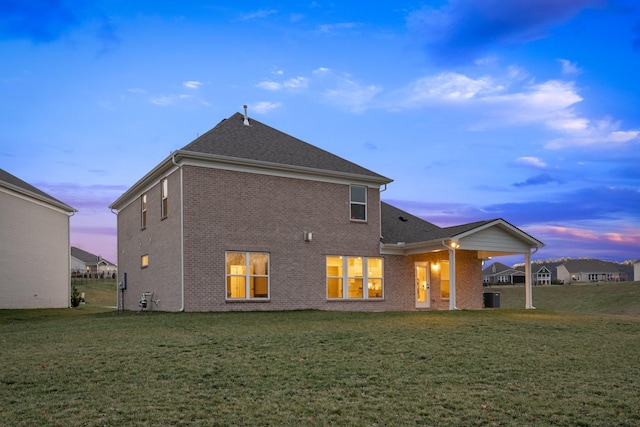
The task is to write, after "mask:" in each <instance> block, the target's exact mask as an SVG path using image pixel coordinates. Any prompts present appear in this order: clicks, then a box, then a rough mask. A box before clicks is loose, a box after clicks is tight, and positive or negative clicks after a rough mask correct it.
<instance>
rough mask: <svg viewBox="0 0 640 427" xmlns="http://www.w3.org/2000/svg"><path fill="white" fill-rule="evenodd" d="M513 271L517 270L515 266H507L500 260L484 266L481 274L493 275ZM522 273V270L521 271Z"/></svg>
mask: <svg viewBox="0 0 640 427" xmlns="http://www.w3.org/2000/svg"><path fill="white" fill-rule="evenodd" d="M514 271H519V270H518V269H516V268H513V267H509V266H508V265H506V264H503V263H501V262H497V261H496V262H494V263H492V264H491V265H489V266H488V267H486V268H485V269H484V270H482V275H483V276H493V275H495V274H500V273H505V272H511V273H513V272H514ZM522 273H523V274H524V272H522Z"/></svg>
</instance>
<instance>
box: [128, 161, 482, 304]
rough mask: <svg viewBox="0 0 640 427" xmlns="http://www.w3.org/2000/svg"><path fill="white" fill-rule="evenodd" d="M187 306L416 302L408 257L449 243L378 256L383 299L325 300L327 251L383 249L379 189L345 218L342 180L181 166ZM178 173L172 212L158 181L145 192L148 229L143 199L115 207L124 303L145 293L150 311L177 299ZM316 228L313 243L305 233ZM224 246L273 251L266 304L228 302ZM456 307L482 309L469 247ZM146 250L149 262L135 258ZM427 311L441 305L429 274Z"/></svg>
mask: <svg viewBox="0 0 640 427" xmlns="http://www.w3.org/2000/svg"><path fill="white" fill-rule="evenodd" d="M182 173H183V179H184V227H185V230H184V259H185V265H184V274H185V295H184V304H185V306H184V309H185V310H186V311H230V310H292V309H320V310H353V311H364V310H368V311H376V310H414V309H415V262H418V261H420V262H424V261H429V262H431V263H437V262H440V261H443V260H448V251H446V250H444V251H442V252H436V253H429V254H421V255H414V256H406V257H405V256H394V255H385V256H383V258H384V298H383V299H382V300H368V301H367V300H364V301H363V300H351V301H344V300H339V301H336V300H327V298H326V272H325V269H326V266H325V261H326V256H327V255H344V256H363V257H379V256H380V243H379V242H380V224H379V221H380V212H379V207H380V204H379V201H380V194H379V190H378V189H377V188H370V189H369V190H368V221H367V222H364V223H363V222H353V221H351V220H350V219H349V208H350V206H349V185H348V184H346V183H345V184H336V183H326V182H317V181H308V180H301V179H293V178H284V177H275V176H269V175H260V174H251V173H245V172H236V171H225V170H219V169H210V168H202V167H196V166H183V168H182ZM179 202H180V171H179V170H178V171H175V172H173V173H172V174H171V175H170V176H169V212H168V216H167V218H166V219H161V218H160V203H161V200H160V186H159V182H158V183H156V185H154V186H153V187H152V188H150V189H149V190H148V191H147V203H148V214H147V215H148V219H147V227H146V229H144V230H141V229H140V200H139V199H136V200H135V201H133V202H132V203H131V204H130V205H128V206H127V207H126V208H124V209H122V210H121V211H120V212H119V215H118V261H119V274H120V280H122V273H124V272H127V273H128V288H127V290H126V291H125V293H124V308H125V309H127V310H138V309H139V307H138V301H139V300H140V297H141V295H142V292H144V291H150V292H153V293H154V295H153V300H155V301H158V300H159V303H158V304H157V305H156V304H155V303H149V306H148V309H149V310H167V311H177V310H179V309H180V308H181V306H182V292H181V277H180V274H181V269H180V259H181V258H180V257H181V251H180V242H181V233H180V206H179V205H180V203H179ZM305 231H310V232H312V233H313V239H312V241H311V242H305V241H304V238H303V237H304V232H305ZM225 251H249V252H268V253H269V254H270V298H269V301H268V302H263V301H261V302H254V301H251V302H248V301H246V302H245V301H242V302H240V301H227V300H226V298H225V296H226V275H225ZM456 253H457V258H456V260H457V262H456V267H457V268H456V278H457V288H456V290H457V293H456V295H457V306H458V308H462V309H475V308H481V307H482V272H481V263H480V260H478V259H477V254H476V252H475V251H462V250H458V251H456ZM144 254H148V255H149V267H147V268H144V269H143V268H141V267H140V257H141V256H142V255H144ZM431 298H432V301H431V309H448V308H449V300H443V299H441V298H440V278H439V273H438V272H436V271H433V272H432V281H431Z"/></svg>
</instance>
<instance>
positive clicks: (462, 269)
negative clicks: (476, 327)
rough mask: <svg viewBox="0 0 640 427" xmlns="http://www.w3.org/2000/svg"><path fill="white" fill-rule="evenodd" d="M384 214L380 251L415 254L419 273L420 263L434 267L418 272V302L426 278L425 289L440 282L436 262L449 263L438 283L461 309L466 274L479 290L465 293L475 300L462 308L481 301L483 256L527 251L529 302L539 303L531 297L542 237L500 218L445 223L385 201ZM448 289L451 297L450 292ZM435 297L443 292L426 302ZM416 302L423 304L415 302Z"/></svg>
mask: <svg viewBox="0 0 640 427" xmlns="http://www.w3.org/2000/svg"><path fill="white" fill-rule="evenodd" d="M382 216H383V218H382V239H381V247H380V251H381V253H382V254H388V255H404V256H406V257H410V258H411V259H413V260H415V264H416V274H417V275H418V274H423V273H421V272H419V271H418V269H419V268H420V267H421V265H423V264H424V265H425V266H429V267H430V268H429V269H428V271H427V272H426V273H424V274H423V275H424V277H423V278H418V277H417V276H416V286H417V288H416V301H417V302H418V299H419V298H421V297H420V286H421V283H424V285H422V286H424V287H425V291H428V292H429V293H430V291H431V284H432V283H436V281H435V280H434V281H433V282H432V280H431V278H432V274H436V273H437V267H439V266H440V265H443V266H444V267H446V268H447V269H448V274H446V272H445V273H442V272H441V273H439V275H438V277H439V278H440V279H439V282H437V283H436V284H437V285H438V286H439V289H440V297H441V299H442V302H446V300H447V299H448V309H449V310H456V309H458V308H459V307H458V301H459V299H460V296H459V295H458V293H457V290H458V287H459V284H461V280H464V282H465V284H467V283H472V284H473V285H467V286H466V287H465V289H470V288H471V287H473V289H474V290H473V291H472V292H473V293H474V295H471V296H468V295H463V297H464V298H467V299H468V298H473V299H474V302H473V303H465V304H464V305H465V306H463V307H462V308H467V307H472V308H473V307H477V305H478V304H477V301H476V299H477V298H478V296H477V295H475V293H477V292H476V291H475V286H476V285H475V282H476V281H477V282H478V283H479V284H480V286H481V284H482V263H483V261H484V260H488V259H491V258H495V257H500V256H507V255H522V256H523V258H524V264H525V308H527V309H533V308H535V307H534V306H533V297H532V274H531V256H532V255H533V254H534V253H536V252H537V251H538V249H539V248H541V247H543V246H544V243H542V242H541V241H539V240H538V239H536V238H534V237H532V236H530V235H529V234H527V233H525V232H524V231H522V230H520V229H519V228H517V227H515V226H514V225H512V224H510V223H508V222H507V221H505V220H503V219H501V218H498V219H492V220H487V221H478V222H473V223H469V224H462V225H458V226H453V227H444V228H441V227H438V226H436V225H435V224H432V223H430V222H428V221H425V220H423V219H421V218H418V217H416V216H413V215H411V214H408V213H407V212H404V211H402V210H400V209H398V208H396V207H394V206H391V205H388V204H385V203H383V207H382ZM438 261H440V262H438ZM458 275H461V276H463V277H458ZM475 276H477V277H475ZM443 277H447V278H446V279H443ZM445 286H446V287H447V288H445ZM427 288H428V289H427ZM447 292H448V298H445V297H446V296H447ZM467 292H471V291H467ZM425 293H426V292H425ZM432 301H433V302H436V303H437V302H438V298H431V297H429V301H428V304H425V305H423V307H425V308H432V306H431V302H432ZM416 307H418V308H419V307H421V306H420V305H419V304H416Z"/></svg>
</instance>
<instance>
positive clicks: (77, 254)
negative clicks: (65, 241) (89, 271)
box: [71, 246, 115, 265]
mask: <svg viewBox="0 0 640 427" xmlns="http://www.w3.org/2000/svg"><path fill="white" fill-rule="evenodd" d="M71 256H72V257H74V258H77V259H79V260H80V261H82V262H84V263H89V264H96V263H97V262H98V261H105V262H106V263H108V264H112V265H115V264H113V263H112V262H110V261H109V260H106V259H104V258H102V257H100V256H99V255H94V254H92V253H91V252H87V251H85V250H83V249H80V248H76V247H75V246H71Z"/></svg>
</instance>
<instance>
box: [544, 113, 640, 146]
mask: <svg viewBox="0 0 640 427" xmlns="http://www.w3.org/2000/svg"><path fill="white" fill-rule="evenodd" d="M582 120H584V126H583V127H581V128H579V129H571V128H569V129H563V130H564V131H565V132H564V133H565V135H564V136H563V137H561V138H556V139H553V140H551V141H549V142H548V143H547V144H546V145H545V148H548V149H551V150H557V149H563V148H577V147H581V148H592V149H599V148H600V149H610V148H613V147H619V146H621V145H624V144H627V143H630V142H637V141H640V130H637V129H632V130H620V124H621V123H620V122H619V121H616V122H614V121H612V120H611V119H610V118H605V119H603V120H597V121H590V120H588V119H582Z"/></svg>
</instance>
